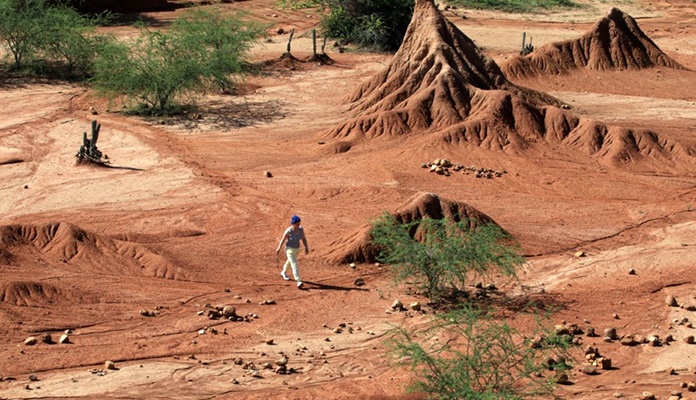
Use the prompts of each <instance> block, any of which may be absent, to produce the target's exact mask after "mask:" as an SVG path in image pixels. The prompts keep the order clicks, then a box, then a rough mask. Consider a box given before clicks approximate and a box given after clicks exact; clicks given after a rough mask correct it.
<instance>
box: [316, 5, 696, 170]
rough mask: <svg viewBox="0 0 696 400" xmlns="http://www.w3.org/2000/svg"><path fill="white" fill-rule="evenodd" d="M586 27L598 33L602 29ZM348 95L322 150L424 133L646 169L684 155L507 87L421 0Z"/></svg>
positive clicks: (657, 140)
mask: <svg viewBox="0 0 696 400" xmlns="http://www.w3.org/2000/svg"><path fill="white" fill-rule="evenodd" d="M616 14H619V15H623V14H621V13H620V11H618V10H617V11H616V12H613V13H610V15H611V16H613V18H612V19H608V20H607V21H615V20H617V19H619V20H621V21H623V19H621V18H619V17H618V16H617V15H616ZM605 24H606V23H605ZM624 24H628V22H624ZM599 25H602V26H603V24H599ZM610 25H612V26H615V25H617V24H616V23H614V24H610ZM633 25H635V23H633ZM626 29H628V28H626ZM626 29H624V30H626ZM636 29H637V28H636ZM616 30H619V29H618V28H614V29H613V30H612V31H616ZM596 31H597V33H596V36H598V37H601V38H604V36H603V35H604V34H606V33H607V32H608V31H609V28H606V29H597V30H596ZM643 36H644V35H643ZM596 40H599V39H596ZM647 40H648V41H649V39H647ZM630 46H637V47H638V49H639V50H640V49H643V48H645V46H646V45H644V44H643V42H642V41H635V40H634V41H626V43H623V44H620V45H619V44H617V47H618V48H619V49H622V51H628V49H630ZM655 48H656V47H655ZM639 50H636V52H635V54H638V53H640V52H641V51H639ZM596 51H599V50H596ZM646 51H647V52H648V53H650V52H653V50H652V48H649V49H647V50H646ZM643 52H645V51H643ZM629 54H634V53H630V52H629ZM651 54H652V53H651ZM613 57H619V56H613ZM627 57H628V56H625V57H624V59H625V58H627ZM634 58H636V59H640V57H638V55H635V57H634ZM656 59H657V60H662V61H663V62H667V60H668V59H667V58H666V57H664V56H656ZM674 65H678V64H676V63H675V64H674ZM348 101H350V102H352V103H353V104H352V110H353V112H354V113H355V115H356V116H355V117H353V118H351V119H349V120H347V121H346V122H344V123H342V124H340V125H339V126H337V127H336V128H335V129H332V130H331V131H329V132H328V133H326V137H329V138H333V139H337V140H336V143H338V144H335V145H333V146H328V147H327V148H328V149H332V150H333V151H334V152H336V153H339V152H345V151H348V150H349V149H351V148H352V147H353V145H354V144H355V143H357V142H360V141H363V140H366V139H374V138H378V137H383V138H392V137H400V136H402V135H406V134H409V135H415V134H419V133H426V134H428V135H425V139H424V140H425V141H429V142H435V143H440V144H442V143H446V144H456V145H474V146H477V147H480V148H483V149H486V150H492V151H504V152H507V153H511V154H523V153H524V152H525V150H527V149H529V148H530V147H532V146H536V145H538V144H542V143H547V144H549V143H550V144H554V145H555V144H564V145H568V146H570V147H572V148H577V149H580V150H582V152H583V153H584V154H586V155H588V156H591V157H594V158H598V159H600V160H601V161H602V162H603V163H606V164H610V165H614V166H620V165H625V164H627V163H631V164H637V163H643V164H644V167H645V168H648V169H651V170H654V169H656V168H658V169H660V168H664V167H665V166H667V167H673V166H674V164H675V163H676V161H675V160H676V159H681V158H683V157H685V156H690V154H691V153H690V151H689V150H687V149H684V148H683V147H682V146H680V145H679V144H678V143H675V142H673V141H672V140H669V139H666V138H663V137H661V136H660V135H659V134H658V133H656V132H651V131H639V130H631V129H625V128H621V127H612V126H607V125H606V124H604V123H601V122H598V121H594V120H586V119H580V118H578V117H577V116H575V115H573V114H572V113H571V112H569V111H566V110H565V109H564V108H568V107H566V106H564V105H562V104H560V101H559V100H557V99H555V98H553V97H552V96H550V95H548V94H545V93H542V92H538V91H534V90H531V89H528V88H523V87H521V86H517V85H514V84H512V83H511V82H509V81H508V80H507V79H506V78H505V76H504V75H503V73H502V72H501V70H500V68H499V67H498V66H497V64H496V63H495V62H494V61H493V60H491V59H490V58H488V57H486V56H485V55H483V54H482V53H481V51H480V50H479V49H478V48H477V47H476V45H475V44H474V43H473V42H472V41H471V40H470V39H469V38H468V37H467V36H466V35H464V34H463V33H462V32H461V31H460V30H459V29H458V28H457V27H456V26H455V25H454V24H452V23H451V22H449V21H448V20H447V19H446V18H445V17H444V16H443V15H442V14H441V13H440V11H439V10H438V9H437V7H436V6H435V5H434V4H433V2H432V1H431V0H418V1H417V2H416V8H415V11H414V15H413V19H412V21H411V24H410V25H409V28H408V31H407V33H406V37H405V38H404V42H403V44H402V46H401V48H400V49H399V51H398V52H397V53H396V55H395V56H394V58H393V59H392V61H391V62H390V64H389V66H388V67H387V68H386V69H385V70H384V71H382V72H381V73H379V74H378V75H377V76H375V77H374V78H373V79H371V80H369V81H367V82H365V83H364V84H363V85H362V86H360V87H359V88H358V89H357V90H356V91H355V92H354V93H352V94H351V95H350V97H349V98H348Z"/></svg>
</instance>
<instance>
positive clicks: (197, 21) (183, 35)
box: [172, 8, 263, 92]
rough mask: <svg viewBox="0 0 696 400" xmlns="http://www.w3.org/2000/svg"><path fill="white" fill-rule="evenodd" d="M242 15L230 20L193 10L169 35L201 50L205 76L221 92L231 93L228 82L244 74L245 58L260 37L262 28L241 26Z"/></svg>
mask: <svg viewBox="0 0 696 400" xmlns="http://www.w3.org/2000/svg"><path fill="white" fill-rule="evenodd" d="M241 17H242V16H241V15H237V16H236V17H234V18H229V17H225V16H223V15H221V14H220V13H218V12H215V11H208V10H204V9H202V8H194V9H193V10H191V11H189V12H188V13H187V15H185V16H184V17H183V18H179V19H177V20H175V21H174V23H173V24H172V32H173V33H174V34H175V35H177V36H178V37H179V38H180V40H181V41H182V43H186V45H187V46H190V47H192V48H195V49H199V50H200V56H201V57H204V61H203V64H204V65H205V66H207V68H208V70H207V71H205V72H204V74H205V75H206V76H207V77H209V78H211V79H212V81H213V82H214V83H215V84H216V85H218V86H219V87H220V89H221V90H222V91H223V92H228V91H230V90H232V89H233V86H234V81H233V80H232V79H231V78H230V76H231V75H232V74H233V75H234V76H240V75H241V74H242V73H243V72H244V67H245V64H244V62H243V59H244V57H245V56H246V55H247V52H248V51H249V49H250V48H251V45H252V43H253V42H254V41H255V40H256V39H257V38H258V37H259V36H261V35H262V34H263V28H262V27H261V26H260V25H258V24H256V23H252V22H243V21H242V19H241Z"/></svg>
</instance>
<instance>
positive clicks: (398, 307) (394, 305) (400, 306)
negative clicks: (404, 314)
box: [391, 300, 404, 311]
mask: <svg viewBox="0 0 696 400" xmlns="http://www.w3.org/2000/svg"><path fill="white" fill-rule="evenodd" d="M391 309H392V310H394V311H403V310H404V305H403V303H401V301H399V300H394V302H393V303H392V305H391Z"/></svg>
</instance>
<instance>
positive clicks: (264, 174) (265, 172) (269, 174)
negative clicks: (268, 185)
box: [263, 171, 273, 178]
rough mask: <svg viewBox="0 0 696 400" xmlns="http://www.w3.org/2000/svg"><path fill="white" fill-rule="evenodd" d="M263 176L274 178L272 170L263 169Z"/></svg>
mask: <svg viewBox="0 0 696 400" xmlns="http://www.w3.org/2000/svg"><path fill="white" fill-rule="evenodd" d="M263 176H264V177H266V178H273V174H272V173H271V171H263Z"/></svg>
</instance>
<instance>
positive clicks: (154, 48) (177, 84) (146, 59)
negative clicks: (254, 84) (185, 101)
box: [93, 11, 256, 114]
mask: <svg viewBox="0 0 696 400" xmlns="http://www.w3.org/2000/svg"><path fill="white" fill-rule="evenodd" d="M217 18H218V17H217V16H216V14H212V13H207V12H203V11H198V12H194V13H193V14H192V16H190V17H187V19H186V20H182V21H176V22H175V23H174V24H173V27H172V29H171V30H169V31H159V30H151V29H148V28H147V27H145V26H141V33H140V35H139V36H138V37H137V38H136V39H134V40H131V41H125V42H121V43H112V44H110V45H108V46H105V47H104V48H103V49H102V52H101V54H100V55H99V57H98V58H97V61H96V63H95V75H94V79H93V82H94V84H95V87H96V88H97V89H100V90H102V91H103V92H105V93H107V94H109V95H111V96H118V95H124V96H126V97H128V98H129V99H131V100H133V101H136V102H138V103H140V104H143V105H145V108H146V113H148V114H164V113H170V112H172V106H173V105H174V104H175V101H176V99H178V98H181V97H183V96H194V95H195V94H196V93H197V92H200V91H202V90H204V89H205V88H206V87H207V86H208V85H207V84H208V83H209V82H210V80H211V79H212V80H214V81H216V82H217V83H218V84H220V85H223V84H224V85H228V84H229V80H228V78H227V77H228V75H229V74H230V73H233V72H236V71H238V68H237V66H238V65H241V62H242V61H241V55H242V54H243V50H244V49H246V48H248V46H250V42H251V40H252V39H253V38H254V37H255V36H254V34H252V33H251V32H256V31H254V30H253V29H251V28H249V29H246V28H243V27H245V26H247V25H246V24H244V23H242V22H239V21H237V20H227V19H220V20H217ZM220 18H222V17H220ZM211 19H213V20H215V21H217V22H215V21H213V22H215V23H216V25H214V26H207V25H208V24H209V23H211ZM228 29H232V30H228ZM218 35H219V36H218Z"/></svg>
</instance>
